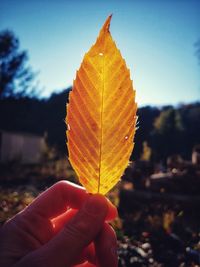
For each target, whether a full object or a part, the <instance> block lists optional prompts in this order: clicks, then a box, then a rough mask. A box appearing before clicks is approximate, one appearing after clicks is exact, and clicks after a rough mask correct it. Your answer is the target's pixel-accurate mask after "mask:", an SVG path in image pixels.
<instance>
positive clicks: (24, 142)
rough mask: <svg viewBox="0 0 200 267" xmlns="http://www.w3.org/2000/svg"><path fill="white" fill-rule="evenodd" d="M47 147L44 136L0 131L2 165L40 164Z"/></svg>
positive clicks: (0, 159)
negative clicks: (11, 163) (13, 162)
mask: <svg viewBox="0 0 200 267" xmlns="http://www.w3.org/2000/svg"><path fill="white" fill-rule="evenodd" d="M45 147H46V146H45V138H44V136H35V135H32V134H27V133H16V132H8V131H4V130H0V163H8V162H12V161H18V162H20V163H22V164H30V163H31V164H32V163H33V164H35V163H39V162H40V160H41V157H42V155H43V152H44V150H45Z"/></svg>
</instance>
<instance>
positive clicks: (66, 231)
mask: <svg viewBox="0 0 200 267" xmlns="http://www.w3.org/2000/svg"><path fill="white" fill-rule="evenodd" d="M116 215H117V210H116V208H115V207H114V206H113V205H112V204H111V203H110V202H109V201H108V200H107V199H106V198H105V197H103V196H101V195H99V194H96V195H90V194H88V193H86V191H85V190H84V189H83V188H82V187H80V186H76V185H74V184H72V183H69V182H66V181H61V182H58V183H56V184H55V185H53V186H52V187H50V188H49V189H48V190H46V191H45V192H43V193H42V194H41V195H40V196H39V197H37V198H36V199H35V200H34V201H33V203H32V204H31V205H30V206H28V207H27V208H26V209H24V210H23V211H22V212H20V213H18V214H17V215H16V216H15V217H13V218H12V219H10V220H9V221H8V222H7V223H5V224H4V225H3V226H2V227H1V229H0V266H1V267H69V266H77V267H78V266H79V267H82V266H84V267H86V266H91V267H92V266H100V267H108V266H109V267H116V266H117V253H116V250H117V244H116V243H117V242H116V236H115V233H114V231H113V229H112V228H111V226H110V225H109V224H108V223H107V222H105V221H109V220H112V219H114V218H115V217H116ZM76 264H78V265H76Z"/></svg>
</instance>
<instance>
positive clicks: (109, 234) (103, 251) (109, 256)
mask: <svg viewBox="0 0 200 267" xmlns="http://www.w3.org/2000/svg"><path fill="white" fill-rule="evenodd" d="M95 251H96V259H97V266H101V267H107V266H109V267H117V266H118V257H117V238H116V235H115V232H114V230H113V229H112V227H111V226H110V225H109V224H107V223H105V224H104V227H103V228H102V230H101V232H100V233H99V234H98V236H97V238H96V239H95Z"/></svg>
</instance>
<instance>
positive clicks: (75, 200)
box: [27, 181, 89, 219]
mask: <svg viewBox="0 0 200 267" xmlns="http://www.w3.org/2000/svg"><path fill="white" fill-rule="evenodd" d="M88 197H89V195H88V194H87V193H86V191H85V189H84V188H83V187H81V186H78V185H75V184H73V183H70V182H68V181H60V182H58V183H56V184H54V185H53V186H51V187H50V188H49V189H47V190H46V191H44V192H43V193H42V194H41V195H39V196H38V197H37V198H36V199H35V200H34V201H33V203H32V204H31V205H30V206H29V207H28V208H27V210H28V211H31V212H35V213H39V214H40V215H41V216H43V217H46V218H48V219H51V218H54V217H57V216H59V215H60V214H62V213H64V212H65V211H66V210H67V208H68V207H71V208H74V209H78V208H80V207H81V206H82V204H83V203H84V202H85V200H86V199H87V198H88Z"/></svg>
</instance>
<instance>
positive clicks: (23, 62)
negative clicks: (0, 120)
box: [0, 30, 34, 99]
mask: <svg viewBox="0 0 200 267" xmlns="http://www.w3.org/2000/svg"><path fill="white" fill-rule="evenodd" d="M27 62H28V55H27V52H26V51H22V50H20V44H19V40H18V38H17V37H16V36H15V35H14V33H13V32H12V31H8V30H4V31H2V32H0V99H2V98H5V97H10V96H15V97H19V96H22V95H31V93H33V91H32V90H33V88H32V87H31V83H32V81H33V78H34V74H33V72H32V70H31V69H30V67H29V66H28V64H27Z"/></svg>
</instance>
